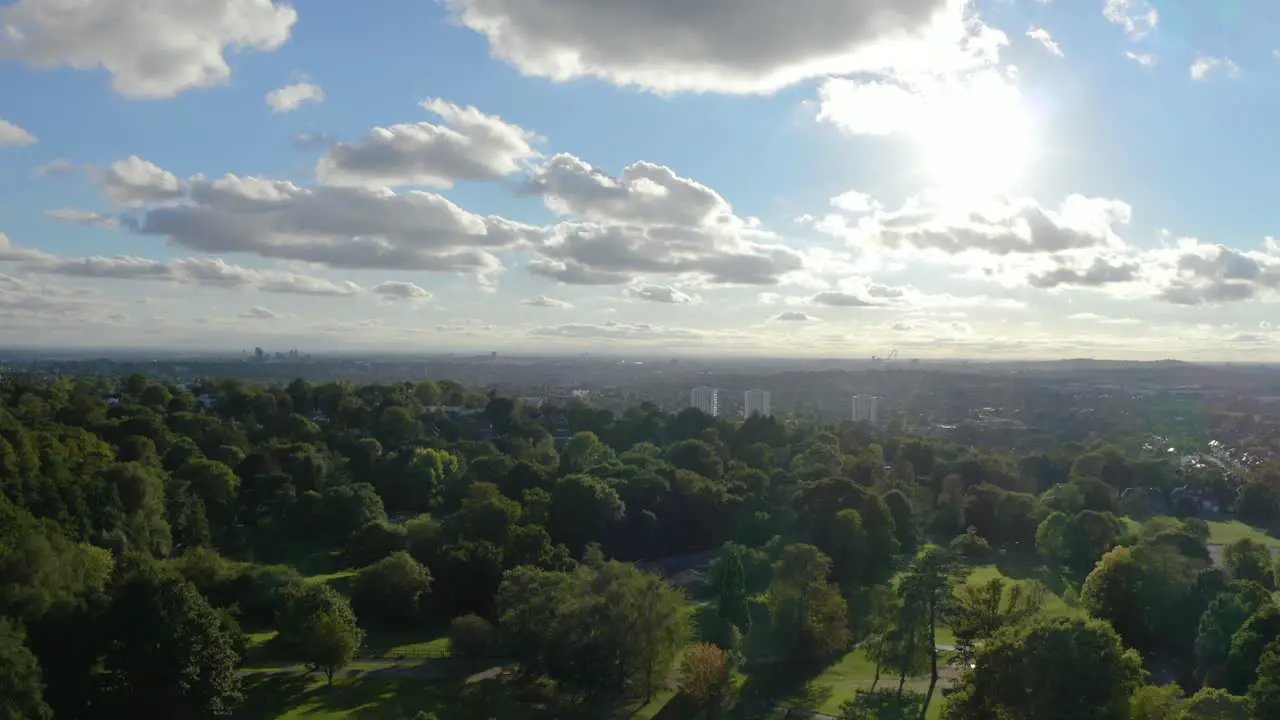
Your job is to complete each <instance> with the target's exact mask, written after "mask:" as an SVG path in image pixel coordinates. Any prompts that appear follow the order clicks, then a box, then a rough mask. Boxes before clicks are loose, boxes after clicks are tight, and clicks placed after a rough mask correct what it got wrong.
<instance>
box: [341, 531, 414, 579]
mask: <svg viewBox="0 0 1280 720" xmlns="http://www.w3.org/2000/svg"><path fill="white" fill-rule="evenodd" d="M408 547H409V540H408V531H407V530H405V529H404V528H403V527H401V526H399V525H392V524H391V523H389V522H387V521H385V520H380V521H377V522H371V523H369V524H367V525H365V526H364V527H362V528H360V529H359V530H357V531H356V532H355V534H353V535H352V536H351V537H350V538H349V539H348V540H347V548H346V555H347V561H348V562H350V563H351V565H352V566H354V567H365V566H366V565H372V564H374V563H376V562H378V561H379V560H381V559H383V558H385V557H387V556H388V555H390V554H391V553H394V552H396V551H397V550H407V549H408Z"/></svg>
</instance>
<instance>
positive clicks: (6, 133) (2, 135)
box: [0, 8, 36, 148]
mask: <svg viewBox="0 0 1280 720" xmlns="http://www.w3.org/2000/svg"><path fill="white" fill-rule="evenodd" d="M3 11H4V9H3V8H0V12H3ZM0 42H2V41H0ZM35 142H36V136H35V135H32V134H31V133H29V132H27V131H26V130H23V129H22V128H20V127H18V126H17V125H14V124H13V123H11V122H9V121H8V120H5V119H4V118H2V117H0V148H3V147H25V146H27V145H34V144H35Z"/></svg>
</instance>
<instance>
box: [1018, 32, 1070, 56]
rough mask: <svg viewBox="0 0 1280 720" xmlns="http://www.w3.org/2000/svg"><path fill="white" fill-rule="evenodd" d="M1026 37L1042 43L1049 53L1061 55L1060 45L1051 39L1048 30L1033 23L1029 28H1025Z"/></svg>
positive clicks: (1051, 36)
mask: <svg viewBox="0 0 1280 720" xmlns="http://www.w3.org/2000/svg"><path fill="white" fill-rule="evenodd" d="M1027 37H1029V38H1031V39H1032V40H1035V41H1036V42H1038V43H1040V44H1041V45H1043V46H1044V49H1045V50H1048V51H1049V54H1050V55H1057V56H1058V57H1063V54H1062V46H1061V45H1059V44H1058V41H1057V40H1054V39H1053V35H1052V34H1050V33H1049V31H1048V30H1045V29H1044V28H1040V27H1035V26H1034V25H1033V26H1032V27H1031V29H1029V30H1027Z"/></svg>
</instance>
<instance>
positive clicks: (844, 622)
mask: <svg viewBox="0 0 1280 720" xmlns="http://www.w3.org/2000/svg"><path fill="white" fill-rule="evenodd" d="M830 569H831V559H830V558H828V557H827V556H826V555H823V554H822V551H820V550H818V548H816V547H814V546H812V545H799V544H797V545H788V546H786V547H784V548H782V552H781V553H780V555H779V558H778V561H777V562H776V563H774V566H773V581H772V582H771V583H770V584H769V599H768V602H769V610H770V612H771V613H772V615H773V623H774V628H775V631H776V632H778V633H779V637H782V638H785V639H786V640H787V641H788V642H790V644H791V651H792V652H793V653H795V654H796V655H799V656H809V657H823V656H828V655H830V654H832V653H834V652H837V651H841V650H844V649H845V648H846V647H847V646H848V642H849V629H848V619H847V615H848V605H847V604H846V603H845V601H844V599H843V598H842V597H840V593H839V592H838V591H836V590H835V588H833V587H831V586H830V585H829V584H828V583H827V576H828V574H829V573H830Z"/></svg>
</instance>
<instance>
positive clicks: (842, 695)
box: [734, 648, 955, 718]
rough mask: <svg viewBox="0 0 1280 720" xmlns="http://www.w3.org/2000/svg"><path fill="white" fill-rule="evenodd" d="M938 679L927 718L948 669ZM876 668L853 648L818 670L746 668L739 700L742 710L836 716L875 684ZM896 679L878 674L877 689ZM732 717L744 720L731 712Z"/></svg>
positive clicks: (915, 682)
mask: <svg viewBox="0 0 1280 720" xmlns="http://www.w3.org/2000/svg"><path fill="white" fill-rule="evenodd" d="M940 669H941V670H942V677H941V679H939V681H938V689H937V690H935V691H934V698H933V703H931V705H930V708H929V717H930V718H936V717H938V713H939V712H940V710H941V688H943V687H945V686H947V685H948V684H949V683H950V682H951V681H952V680H953V679H954V676H955V673H954V671H952V670H951V669H950V668H940ZM875 675H876V667H875V664H874V663H872V662H871V661H870V660H869V659H867V654H866V651H865V650H863V649H861V648H860V649H857V650H854V651H853V652H851V653H849V654H848V655H845V656H844V657H843V658H842V659H841V660H840V661H839V662H836V663H835V664H833V665H830V666H828V667H826V668H822V669H817V670H813V669H806V668H803V667H800V666H797V665H796V664H794V663H772V664H768V665H759V666H756V667H753V668H749V669H748V671H747V672H746V673H745V674H743V675H741V676H740V678H739V681H740V693H739V697H740V700H741V702H742V705H743V707H744V709H745V708H754V709H760V708H765V707H769V706H782V707H787V708H791V709H795V710H808V711H811V712H819V713H825V714H828V715H836V714H838V713H839V711H840V706H841V705H842V704H844V702H845V701H846V700H850V699H852V698H853V696H854V694H855V693H857V691H859V690H865V689H870V687H871V684H872V683H873V682H875ZM897 685H898V679H897V678H896V677H890V676H888V675H881V677H880V684H879V685H877V687H878V688H896V687H897ZM906 688H907V689H908V690H915V691H917V692H921V693H923V692H925V691H926V690H928V689H929V678H928V677H927V676H926V677H919V678H909V679H908V680H907V683H906ZM734 717H743V718H745V717H747V715H745V714H742V713H735V714H734Z"/></svg>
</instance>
